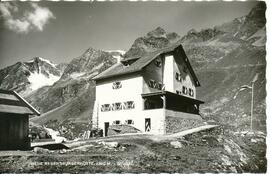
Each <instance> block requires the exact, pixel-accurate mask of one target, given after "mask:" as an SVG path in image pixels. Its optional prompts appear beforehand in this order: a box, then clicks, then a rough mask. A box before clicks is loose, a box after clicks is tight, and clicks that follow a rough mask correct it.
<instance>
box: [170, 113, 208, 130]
mask: <svg viewBox="0 0 270 174" xmlns="http://www.w3.org/2000/svg"><path fill="white" fill-rule="evenodd" d="M201 125H204V123H203V120H201V119H188V118H181V117H173V116H166V134H171V133H176V132H180V131H184V130H187V129H191V128H195V127H198V126H201Z"/></svg>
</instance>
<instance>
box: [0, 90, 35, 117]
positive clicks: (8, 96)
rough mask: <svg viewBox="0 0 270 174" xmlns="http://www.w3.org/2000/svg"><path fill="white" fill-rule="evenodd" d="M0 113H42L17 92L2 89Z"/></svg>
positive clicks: (0, 92)
mask: <svg viewBox="0 0 270 174" xmlns="http://www.w3.org/2000/svg"><path fill="white" fill-rule="evenodd" d="M0 113H13V114H27V115H40V113H39V111H37V110H36V109H35V108H34V107H33V106H31V105H30V104H29V103H28V102H27V101H26V100H25V99H23V98H22V97H21V96H20V95H19V94H18V93H17V92H15V91H9V90H3V89H0Z"/></svg>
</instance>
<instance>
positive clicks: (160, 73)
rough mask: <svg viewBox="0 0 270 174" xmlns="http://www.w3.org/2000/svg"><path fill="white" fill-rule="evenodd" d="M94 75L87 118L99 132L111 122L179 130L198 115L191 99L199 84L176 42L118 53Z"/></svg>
mask: <svg viewBox="0 0 270 174" xmlns="http://www.w3.org/2000/svg"><path fill="white" fill-rule="evenodd" d="M94 80H95V81H96V102H95V108H94V115H93V118H92V119H93V121H92V122H93V123H94V124H95V125H94V126H95V127H98V128H100V129H102V130H103V132H104V136H108V130H109V128H110V126H111V125H128V126H132V127H134V128H136V129H138V130H140V131H141V132H149V133H151V134H166V133H173V132H175V131H177V129H178V130H179V126H181V125H184V126H185V124H183V123H184V122H185V123H189V122H190V120H195V122H198V121H201V120H202V119H201V117H200V115H199V105H200V104H202V103H203V102H202V101H200V100H197V99H196V87H197V86H200V84H199V81H198V79H197V77H196V75H195V73H194V71H193V69H192V67H191V65H190V64H189V61H188V59H187V57H186V55H185V53H184V50H183V48H182V46H181V45H175V46H172V47H168V48H166V49H162V50H158V51H155V52H152V53H148V54H146V55H144V56H142V57H139V58H128V59H124V60H123V61H122V62H120V63H118V64H116V65H114V66H112V67H111V68H109V69H107V70H105V71H104V72H102V73H100V74H99V75H97V76H96V77H95V78H94ZM186 120H188V121H186ZM177 122H179V124H177ZM191 122H192V124H194V121H191ZM184 126H183V127H184Z"/></svg>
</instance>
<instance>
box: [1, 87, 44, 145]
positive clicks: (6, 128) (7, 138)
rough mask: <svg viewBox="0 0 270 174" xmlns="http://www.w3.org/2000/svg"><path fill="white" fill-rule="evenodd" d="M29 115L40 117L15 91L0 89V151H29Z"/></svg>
mask: <svg viewBox="0 0 270 174" xmlns="http://www.w3.org/2000/svg"><path fill="white" fill-rule="evenodd" d="M29 115H40V113H39V112H38V111H37V110H36V109H35V108H33V107H32V106H31V105H30V104H29V103H28V102H27V101H26V100H24V99H23V98H22V97H21V96H20V95H19V94H18V93H16V92H15V91H7V90H2V89H0V150H27V149H30V139H29V137H28V132H29Z"/></svg>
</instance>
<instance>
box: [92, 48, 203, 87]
mask: <svg viewBox="0 0 270 174" xmlns="http://www.w3.org/2000/svg"><path fill="white" fill-rule="evenodd" d="M178 47H180V50H181V51H182V52H183V53H184V54H183V55H184V56H185V62H186V64H187V67H188V69H189V70H190V72H191V75H192V77H193V78H194V81H195V85H196V86H200V83H199V81H198V78H197V77H196V75H195V73H194V71H193V69H192V67H191V65H190V63H189V61H188V58H187V56H186V54H185V52H184V49H183V47H182V45H181V44H180V43H177V44H174V45H171V46H169V47H166V48H163V49H159V50H156V51H153V52H149V53H146V54H145V55H143V56H142V57H140V58H138V57H136V58H131V59H133V60H136V61H135V62H134V63H132V64H131V65H128V66H125V65H124V63H123V62H125V61H128V60H131V59H125V60H123V61H122V62H119V63H116V64H115V65H113V66H112V67H110V68H108V69H107V70H105V71H103V72H101V73H100V74H98V75H97V76H95V77H94V78H93V79H94V80H101V79H106V78H110V77H116V76H120V75H124V74H130V73H134V72H139V71H141V70H142V69H143V68H144V67H145V66H147V65H148V64H149V63H151V62H152V61H153V60H154V59H155V58H157V57H158V56H159V55H161V54H165V53H169V52H172V51H174V50H175V49H176V48H178Z"/></svg>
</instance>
